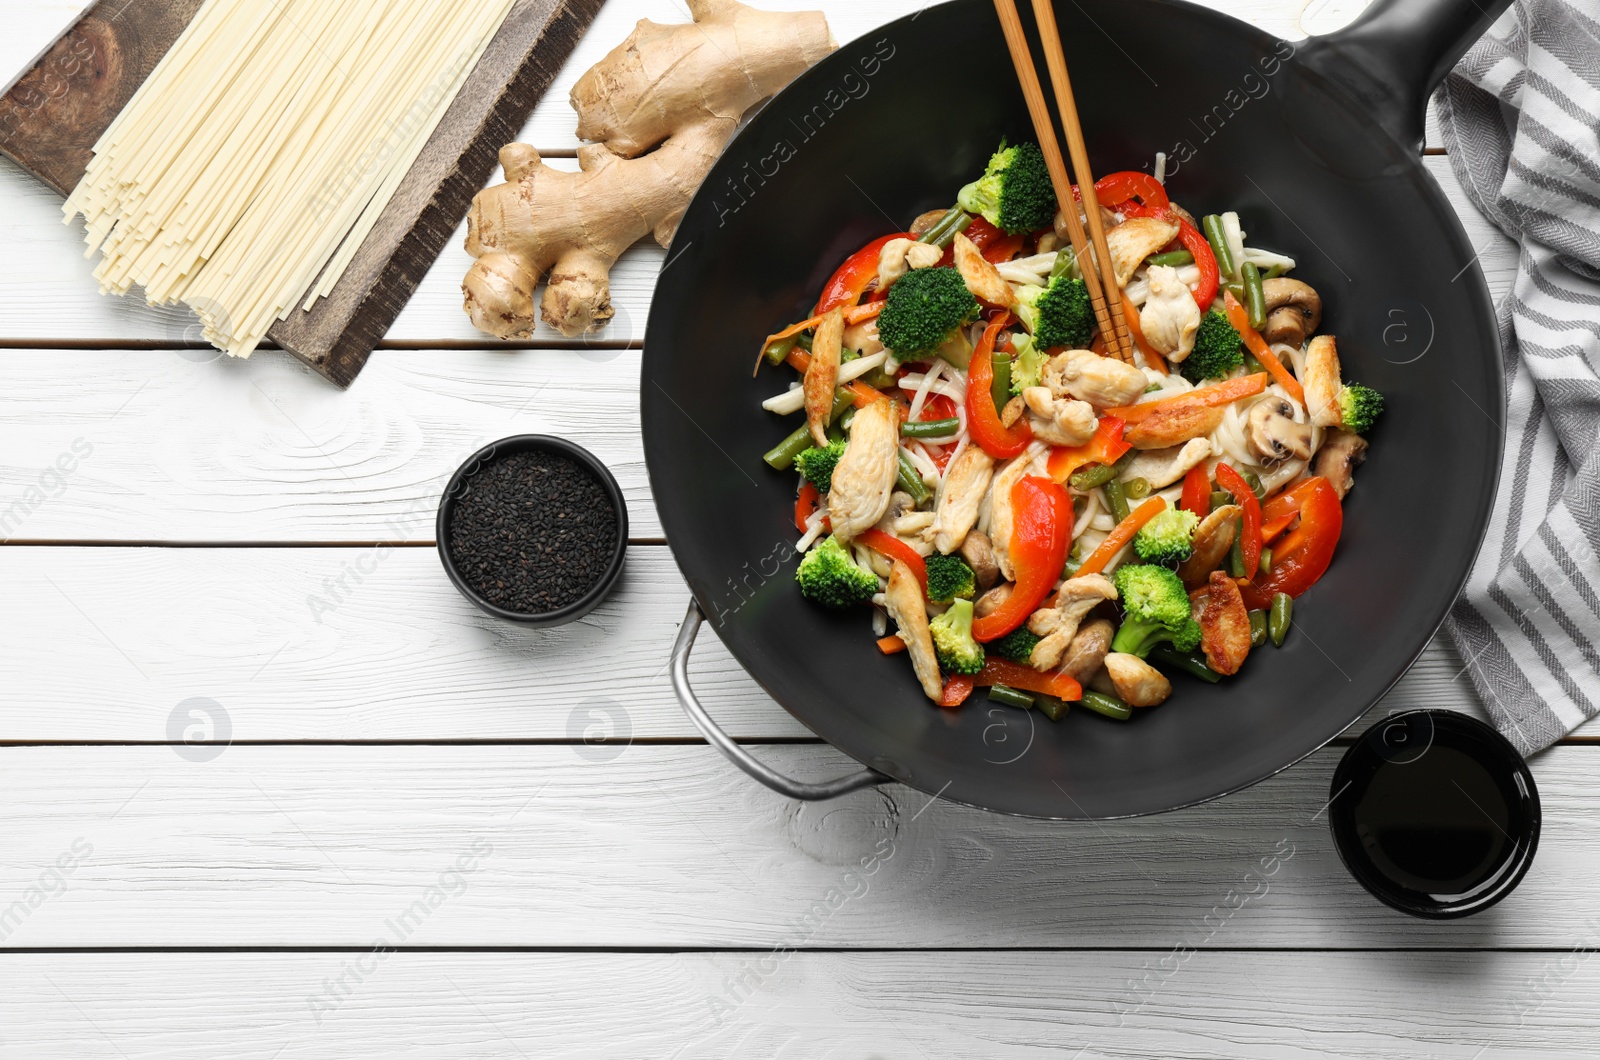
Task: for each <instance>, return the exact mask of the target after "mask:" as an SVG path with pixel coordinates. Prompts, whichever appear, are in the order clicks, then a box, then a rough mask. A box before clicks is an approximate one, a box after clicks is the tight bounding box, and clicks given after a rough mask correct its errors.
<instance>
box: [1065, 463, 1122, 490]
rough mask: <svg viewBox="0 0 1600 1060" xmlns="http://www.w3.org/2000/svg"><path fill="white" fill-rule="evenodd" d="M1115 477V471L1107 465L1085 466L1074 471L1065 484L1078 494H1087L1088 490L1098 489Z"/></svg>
mask: <svg viewBox="0 0 1600 1060" xmlns="http://www.w3.org/2000/svg"><path fill="white" fill-rule="evenodd" d="M1116 477H1117V469H1116V468H1114V467H1112V466H1111V465H1109V464H1085V465H1083V466H1082V467H1080V468H1079V469H1078V470H1076V471H1074V472H1073V473H1072V477H1071V478H1069V479H1067V482H1068V483H1070V484H1071V486H1072V488H1073V489H1075V490H1077V491H1078V492H1079V493H1088V492H1089V491H1090V490H1097V489H1099V488H1100V487H1101V486H1104V485H1105V484H1106V483H1107V482H1110V481H1111V480H1112V479H1114V478H1116Z"/></svg>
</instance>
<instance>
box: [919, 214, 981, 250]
mask: <svg viewBox="0 0 1600 1060" xmlns="http://www.w3.org/2000/svg"><path fill="white" fill-rule="evenodd" d="M955 212H956V216H955V218H954V219H952V220H951V221H950V223H949V224H947V225H943V226H942V227H941V228H940V229H939V232H938V234H937V235H935V234H934V233H933V232H932V231H930V232H929V233H928V234H927V235H924V236H923V237H922V241H923V242H924V243H932V244H933V245H934V246H936V247H939V248H940V249H944V248H946V247H948V246H949V245H950V244H951V243H953V242H955V238H956V233H957V232H965V231H966V230H967V226H968V225H970V224H971V223H972V215H971V214H970V213H968V212H967V211H965V210H963V209H961V208H960V207H959V206H958V207H956V210H955ZM946 216H948V215H946ZM930 235H931V236H933V238H932V239H929V238H928V236H930Z"/></svg>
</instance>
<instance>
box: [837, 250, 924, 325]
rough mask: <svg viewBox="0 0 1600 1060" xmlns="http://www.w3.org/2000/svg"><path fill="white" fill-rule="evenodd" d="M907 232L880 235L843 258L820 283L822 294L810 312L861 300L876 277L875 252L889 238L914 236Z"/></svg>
mask: <svg viewBox="0 0 1600 1060" xmlns="http://www.w3.org/2000/svg"><path fill="white" fill-rule="evenodd" d="M915 238H916V237H915V236H913V235H912V234H911V233H910V232H891V233H889V234H888V235H886V236H880V237H878V238H877V239H874V240H873V241H872V242H870V243H868V244H867V245H866V246H864V247H862V248H861V249H860V250H858V251H856V252H855V253H854V254H852V255H850V256H849V257H848V258H846V259H845V262H844V264H843V265H840V266H839V268H838V270H837V271H835V272H834V274H833V275H832V276H831V277H829V278H828V282H827V283H825V284H823V285H822V295H821V297H819V298H818V299H817V310H816V312H815V313H813V314H812V316H821V315H822V314H824V313H828V312H831V311H832V310H835V309H838V308H839V307H840V306H853V305H855V304H856V303H858V302H860V301H861V296H862V294H863V293H865V292H866V289H867V285H868V284H870V283H871V282H872V281H873V280H875V279H877V277H878V255H879V254H880V253H882V251H883V247H884V244H886V243H888V242H889V240H891V239H915Z"/></svg>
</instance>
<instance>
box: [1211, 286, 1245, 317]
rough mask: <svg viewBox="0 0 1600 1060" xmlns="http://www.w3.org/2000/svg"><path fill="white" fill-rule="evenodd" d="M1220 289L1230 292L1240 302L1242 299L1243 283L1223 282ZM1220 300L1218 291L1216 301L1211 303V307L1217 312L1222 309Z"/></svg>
mask: <svg viewBox="0 0 1600 1060" xmlns="http://www.w3.org/2000/svg"><path fill="white" fill-rule="evenodd" d="M1222 290H1224V291H1227V292H1228V293H1229V294H1231V295H1233V296H1234V297H1235V298H1237V299H1238V300H1239V301H1240V302H1243V301H1244V284H1242V283H1227V282H1225V283H1223V285H1222ZM1221 300H1222V295H1221V294H1220V293H1219V294H1218V295H1217V301H1216V302H1213V303H1212V308H1214V309H1216V311H1217V312H1219V313H1220V312H1222V309H1221V308H1220V303H1221Z"/></svg>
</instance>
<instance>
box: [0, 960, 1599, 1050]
mask: <svg viewBox="0 0 1600 1060" xmlns="http://www.w3.org/2000/svg"><path fill="white" fill-rule="evenodd" d="M1163 957H1168V958H1169V959H1170V963H1171V966H1172V968H1174V969H1175V971H1171V972H1170V973H1169V971H1168V969H1165V968H1163V967H1162V966H1161V964H1160V961H1161V959H1162V958H1163ZM1597 965H1600V962H1597V961H1594V960H1592V959H1590V954H1588V953H1586V952H1585V953H1575V952H1567V953H1552V954H1547V953H1502V954H1494V955H1492V957H1490V956H1489V955H1484V954H1474V953H1196V954H1184V955H1182V960H1181V963H1180V959H1179V958H1173V957H1171V955H1170V954H1168V953H1165V952H1134V953H1121V952H1097V953H1071V954H1062V953H1037V952H1026V953H959V954H952V953H870V954H869V953H852V954H839V953H785V954H783V955H781V956H775V955H773V954H771V953H765V954H763V953H676V954H588V953H581V954H512V953H489V954H462V953H382V954H379V955H376V956H374V955H372V954H370V953H369V954H340V953H271V954H209V953H208V954H38V955H27V956H12V957H6V958H4V959H0V975H3V976H4V977H5V979H6V980H7V982H8V984H10V985H9V986H8V989H7V990H6V991H5V992H4V993H3V994H0V1020H3V1023H4V1026H5V1028H6V1030H5V1036H6V1041H7V1043H8V1044H10V1045H11V1046H12V1047H13V1049H14V1051H15V1052H16V1054H17V1055H18V1056H27V1057H30V1058H34V1060H57V1058H60V1060H83V1058H84V1057H98V1056H108V1057H113V1058H115V1057H119V1056H120V1057H123V1058H125V1060H143V1058H152V1060H154V1058H157V1057H160V1058H164V1060H165V1058H173V1057H196V1058H198V1057H216V1056H227V1057H230V1058H233V1060H274V1058H275V1057H279V1056H281V1057H284V1058H290V1057H292V1058H294V1060H319V1058H328V1060H344V1058H346V1057H350V1056H359V1055H366V1054H369V1053H370V1050H371V1047H372V1043H373V1042H374V1041H391V1042H397V1043H398V1042H403V1043H404V1045H403V1047H401V1046H396V1047H392V1049H393V1052H394V1055H400V1054H401V1050H402V1049H403V1052H404V1054H405V1055H411V1056H430V1057H432V1056H450V1057H455V1058H460V1060H504V1058H505V1057H507V1056H527V1057H536V1056H537V1057H544V1056H601V1055H604V1056H629V1057H641V1056H656V1057H682V1058H697V1060H698V1058H703V1057H728V1056H740V1057H801V1056H807V1057H816V1056H829V1057H874V1058H876V1060H929V1058H930V1057H954V1056H963V1057H984V1058H985V1060H1024V1058H1026V1060H1033V1058H1037V1057H1043V1056H1052V1057H1079V1058H1082V1060H1107V1058H1112V1057H1119V1058H1120V1057H1129V1056H1142V1057H1166V1058H1170V1060H1198V1058H1209V1057H1218V1056H1226V1057H1231V1058H1238V1060H1265V1058H1271V1060H1309V1058H1321V1057H1330V1056H1339V1057H1359V1058H1364V1060H1365V1058H1374V1060H1375V1058H1380V1057H1392V1058H1396V1060H1416V1058H1418V1057H1436V1056H1449V1057H1460V1058H1462V1060H1470V1058H1471V1057H1472V1056H1474V1055H1480V1056H1492V1057H1495V1058H1496V1060H1499V1058H1501V1057H1522V1058H1546V1060H1548V1058H1566V1057H1570V1058H1578V1057H1586V1056H1590V1055H1592V1041H1593V1032H1592V1026H1591V1016H1592V1011H1591V1010H1592V1005H1591V1001H1592V998H1593V997H1594V994H1595V991H1596V990H1597V989H1600V968H1597ZM741 978H743V983H742V984H741V983H740V980H741ZM1130 981H1131V982H1133V983H1136V984H1139V988H1138V989H1137V990H1136V989H1134V988H1133V987H1130V986H1129V983H1130ZM1147 983H1148V984H1149V985H1148V986H1146V985H1145V984H1147ZM330 988H331V989H332V993H331V995H325V994H324V991H325V990H328V989H330ZM1141 999H1143V1003H1142V1005H1141ZM319 1002H320V1003H319ZM112 1043H115V1044H114V1045H113V1044H112ZM601 1043H603V1044H601Z"/></svg>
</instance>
